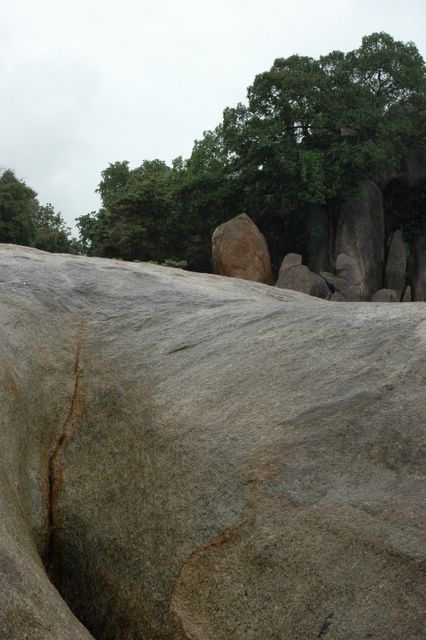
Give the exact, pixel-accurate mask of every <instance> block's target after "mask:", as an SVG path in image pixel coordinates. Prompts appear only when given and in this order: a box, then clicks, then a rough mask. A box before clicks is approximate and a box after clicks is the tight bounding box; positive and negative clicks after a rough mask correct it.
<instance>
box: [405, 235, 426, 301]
mask: <svg viewBox="0 0 426 640" xmlns="http://www.w3.org/2000/svg"><path fill="white" fill-rule="evenodd" d="M408 274H409V278H410V281H411V284H412V291H413V300H415V301H416V302H425V301H426V237H424V238H418V239H417V240H416V241H415V242H413V244H412V246H411V254H410V258H409V264H408Z"/></svg>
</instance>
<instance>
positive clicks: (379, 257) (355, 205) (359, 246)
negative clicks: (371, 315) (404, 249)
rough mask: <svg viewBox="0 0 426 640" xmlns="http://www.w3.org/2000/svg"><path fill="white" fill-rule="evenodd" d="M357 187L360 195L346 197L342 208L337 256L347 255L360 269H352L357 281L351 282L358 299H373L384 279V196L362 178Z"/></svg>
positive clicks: (336, 245)
mask: <svg viewBox="0 0 426 640" xmlns="http://www.w3.org/2000/svg"><path fill="white" fill-rule="evenodd" d="M358 189H359V192H360V196H359V197H358V198H351V199H349V200H346V201H345V202H344V203H343V206H342V209H341V211H340V215H339V218H338V221H337V228H336V239H335V245H334V255H335V256H338V255H339V254H344V255H345V256H348V257H350V258H353V259H354V260H355V261H356V263H357V268H356V269H352V271H353V273H354V275H356V278H357V280H356V281H354V282H350V283H349V285H350V288H356V289H357V291H358V293H359V298H358V299H359V300H370V298H371V296H372V295H373V293H374V292H375V291H377V290H378V289H380V288H381V286H382V279H383V266H384V264H383V263H384V233H385V232H384V213H383V197H382V192H381V191H380V189H379V187H378V186H377V185H376V184H375V183H374V182H372V181H371V180H362V181H361V182H360V183H359V184H358ZM346 275H347V277H348V276H349V272H347V274H346ZM358 278H359V280H358ZM351 299H353V298H351Z"/></svg>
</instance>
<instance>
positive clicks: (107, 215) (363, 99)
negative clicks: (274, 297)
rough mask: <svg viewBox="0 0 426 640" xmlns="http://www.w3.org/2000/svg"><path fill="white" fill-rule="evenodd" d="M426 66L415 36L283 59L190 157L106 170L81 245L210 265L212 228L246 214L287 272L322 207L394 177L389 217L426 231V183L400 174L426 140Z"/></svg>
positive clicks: (82, 227)
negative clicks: (361, 184)
mask: <svg viewBox="0 0 426 640" xmlns="http://www.w3.org/2000/svg"><path fill="white" fill-rule="evenodd" d="M425 71H426V68H425V64H424V61H423V59H422V57H421V55H420V53H419V51H418V50H417V48H416V46H415V45H414V44H413V43H412V42H408V43H403V42H399V41H396V40H394V39H393V38H392V37H391V36H390V35H388V34H386V33H373V34H371V35H369V36H365V37H364V38H363V39H362V43H361V46H360V47H359V48H358V49H356V50H354V51H349V52H347V53H343V52H341V51H332V52H331V53H329V54H328V55H325V56H321V57H319V58H318V59H314V58H312V57H307V56H299V55H292V56H290V57H288V58H279V59H277V60H275V62H274V64H273V65H272V67H271V69H270V70H269V71H266V72H264V73H261V74H259V75H257V76H256V78H255V80H254V82H253V84H252V85H251V86H250V87H249V88H248V93H247V103H246V104H238V105H237V106H236V107H232V108H226V109H225V111H224V113H223V118H222V121H221V122H220V123H219V124H218V126H217V127H216V128H215V129H214V130H213V131H206V132H205V133H204V135H203V137H202V138H201V140H198V141H196V142H195V144H194V147H193V149H192V153H191V155H190V157H189V158H188V159H183V158H182V157H179V158H176V159H175V160H173V162H172V163H171V164H167V163H165V162H163V161H161V160H145V161H144V162H142V164H141V165H140V166H139V167H136V168H133V169H132V168H130V166H129V163H128V162H126V161H120V162H114V163H111V164H110V165H109V166H108V167H107V168H106V169H104V171H102V174H101V181H100V184H99V186H98V192H99V195H100V198H101V208H100V209H99V210H98V211H96V212H92V213H89V214H86V215H82V216H80V217H79V218H78V220H77V225H78V228H79V232H80V242H81V250H82V251H83V252H85V253H87V254H88V255H97V256H105V257H115V258H121V259H125V260H152V261H156V262H160V263H169V264H179V265H186V266H187V267H188V268H190V269H194V270H197V271H209V270H210V238H211V233H212V231H213V230H214V228H215V227H216V226H217V225H218V224H220V223H222V222H224V221H225V220H228V219H229V218H231V217H233V216H235V215H238V214H239V213H242V212H246V213H248V214H249V215H250V217H251V218H252V219H253V220H254V222H255V223H256V224H257V225H258V226H259V227H260V228H261V230H262V232H263V233H264V234H265V236H266V238H267V241H268V243H269V246H270V250H271V256H272V262H273V265H274V266H275V267H277V266H278V264H279V261H280V260H281V258H282V257H283V255H284V254H285V253H286V252H288V251H298V252H300V253H304V249H305V246H304V245H305V243H306V236H307V234H306V225H307V224H311V223H312V211H315V208H316V207H326V208H327V210H328V211H330V212H332V211H333V209H334V208H336V207H338V206H339V203H340V202H341V200H342V199H344V198H347V197H356V196H357V188H356V185H357V182H358V181H359V180H360V179H362V178H370V179H372V180H375V181H376V182H377V183H378V184H379V185H386V184H388V183H389V182H390V181H392V178H394V182H393V183H392V189H391V190H390V195H389V197H388V198H387V199H385V200H386V203H387V206H388V210H389V212H388V213H389V215H388V218H389V220H390V221H397V223H398V224H399V225H400V227H402V228H403V230H404V232H405V233H406V234H409V233H414V232H416V233H418V232H419V228H420V227H422V224H423V223H424V217H425V214H424V208H422V209H421V211H420V210H419V209H418V207H420V208H421V205H422V204H423V203H424V202H425V201H426V188H425V186H424V185H421V186H420V187H419V188H417V190H416V191H415V193H413V192H411V195H410V197H406V194H405V195H404V189H405V187H404V185H403V184H402V183H399V182H398V180H397V178H398V176H400V174H401V164H402V162H403V159H404V158H405V157H406V155H407V151H408V149H409V148H410V147H411V146H412V145H413V144H417V145H419V144H426V108H425V107H426V73H425ZM395 179H396V182H395ZM422 212H423V213H422ZM395 224H396V222H395ZM422 229H423V230H424V227H422Z"/></svg>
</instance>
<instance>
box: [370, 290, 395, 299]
mask: <svg viewBox="0 0 426 640" xmlns="http://www.w3.org/2000/svg"><path fill="white" fill-rule="evenodd" d="M399 300H400V298H399V296H398V294H397V292H396V291H395V289H379V291H376V293H375V294H374V295H373V297H372V298H371V302H399Z"/></svg>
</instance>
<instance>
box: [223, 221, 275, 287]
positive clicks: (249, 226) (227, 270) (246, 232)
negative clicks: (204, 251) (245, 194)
mask: <svg viewBox="0 0 426 640" xmlns="http://www.w3.org/2000/svg"><path fill="white" fill-rule="evenodd" d="M212 258H213V268H214V272H215V273H217V274H218V275H221V276H231V277H233V278H242V279H243V280H253V281H254V282H262V283H264V284H272V270H271V259H270V256H269V250H268V245H267V244H266V240H265V238H264V236H263V235H262V234H261V233H260V231H259V229H258V228H257V227H256V225H255V224H254V222H252V220H251V219H250V218H249V217H248V215H246V214H245V213H243V214H241V215H239V216H236V217H235V218H232V220H228V222H224V223H223V224H221V225H220V226H219V227H217V229H215V231H214V233H213V236H212Z"/></svg>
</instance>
